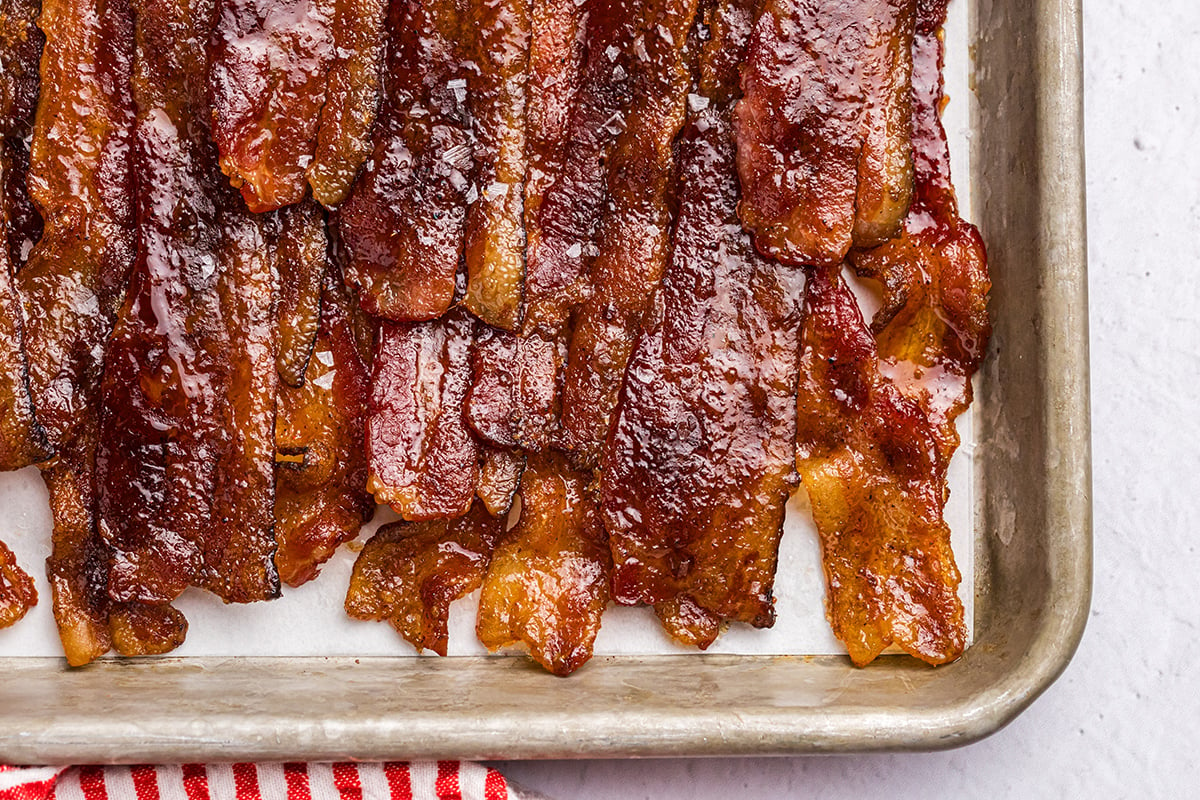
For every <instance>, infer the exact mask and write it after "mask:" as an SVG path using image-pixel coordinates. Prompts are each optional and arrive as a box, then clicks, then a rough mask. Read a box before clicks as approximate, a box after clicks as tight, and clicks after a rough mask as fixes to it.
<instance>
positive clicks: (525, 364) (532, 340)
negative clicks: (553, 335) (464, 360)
mask: <svg viewBox="0 0 1200 800" xmlns="http://www.w3.org/2000/svg"><path fill="white" fill-rule="evenodd" d="M562 349H563V348H562V347H561V346H560V344H559V343H558V342H556V341H554V340H547V339H544V338H542V336H540V335H539V334H531V335H529V336H518V335H516V334H512V333H508V332H505V331H496V330H491V329H488V330H485V331H484V332H483V333H482V334H480V336H479V337H478V339H476V342H475V349H474V353H473V354H472V372H473V376H474V377H473V382H472V384H471V389H470V392H469V393H468V395H467V400H466V415H467V420H468V421H469V422H470V424H471V427H472V428H473V429H474V431H475V432H476V433H477V434H478V435H479V436H480V437H482V438H483V439H484V440H485V441H488V442H491V443H492V444H495V445H498V446H500V447H508V448H514V447H519V448H522V449H525V450H531V451H537V450H544V449H546V448H547V447H549V446H550V444H551V441H552V438H553V436H554V434H555V432H556V431H557V429H558V415H559V398H558V372H559V366H560V364H561V363H562V360H563V353H562Z"/></svg>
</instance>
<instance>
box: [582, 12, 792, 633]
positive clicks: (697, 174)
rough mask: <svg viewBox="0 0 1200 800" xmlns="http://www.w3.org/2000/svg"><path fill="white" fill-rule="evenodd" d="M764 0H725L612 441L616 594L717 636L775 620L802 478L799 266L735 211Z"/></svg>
mask: <svg viewBox="0 0 1200 800" xmlns="http://www.w3.org/2000/svg"><path fill="white" fill-rule="evenodd" d="M754 5H755V3H753V2H724V3H721V4H719V5H718V6H716V7H715V8H714V9H713V10H712V12H711V13H710V16H709V28H710V31H711V36H712V38H711V39H710V41H709V43H708V44H706V46H705V51H704V54H703V57H702V62H701V75H700V81H699V87H698V92H699V93H698V94H697V95H694V96H693V98H692V101H691V104H692V109H693V110H692V113H691V115H690V118H689V122H688V125H687V126H686V127H685V129H684V132H683V134H682V136H681V138H680V141H679V144H678V152H679V176H680V188H679V217H678V219H677V221H676V223H675V228H674V231H673V235H672V248H671V257H670V261H669V262H668V265H667V269H666V274H665V275H664V277H663V281H662V285H661V287H660V288H659V290H658V292H657V293H656V294H655V295H654V300H653V304H652V307H651V311H650V313H649V314H648V315H647V318H646V320H645V325H644V329H643V331H642V333H641V336H640V337H639V339H638V341H637V345H636V347H635V349H634V352H633V355H632V358H631V360H630V362H629V369H628V372H627V373H626V377H625V386H624V389H623V391H622V395H621V402H620V405H619V407H618V409H617V414H616V420H615V423H614V426H613V431H612V434H611V435H610V437H609V439H608V441H607V444H606V446H605V450H604V458H603V464H602V466H603V470H602V472H601V498H602V504H603V512H604V522H605V527H606V529H607V530H608V532H609V536H610V542H611V546H612V552H613V560H614V564H615V566H614V574H613V594H614V598H615V599H616V600H617V601H618V602H621V603H627V604H634V603H639V602H644V603H650V604H653V605H655V608H656V610H657V611H658V614H659V616H660V618H661V619H662V621H663V624H664V626H665V627H666V628H667V630H668V631H669V632H670V633H671V634H672V635H673V636H675V637H676V638H677V639H679V640H681V641H683V642H685V643H688V644H693V645H697V646H699V647H702V648H704V647H707V646H708V645H709V644H711V643H712V642H713V640H714V639H715V638H716V637H717V635H718V634H719V633H720V626H721V625H722V624H723V623H724V622H725V621H726V620H736V621H740V622H746V623H750V624H753V625H756V626H759V627H764V626H770V625H771V624H773V622H774V619H775V612H774V607H773V600H772V584H773V582H774V576H775V566H776V560H777V553H778V549H779V540H780V537H781V536H782V533H783V520H784V507H785V505H786V503H787V498H788V495H789V494H790V492H791V489H792V488H793V486H794V483H793V480H794V479H793V477H792V474H793V469H794V466H793V465H794V449H793V446H792V442H793V441H794V439H795V432H796V427H795V392H796V382H797V371H796V363H795V354H796V350H797V347H798V344H799V330H798V329H799V325H800V308H799V282H800V276H799V275H798V274H797V273H796V271H795V270H792V269H790V268H788V267H785V266H782V265H779V264H777V263H775V262H772V261H769V260H767V259H766V258H764V257H762V256H760V255H759V254H758V253H757V252H756V251H755V249H754V243H753V241H752V239H751V237H750V236H749V234H747V233H745V232H743V230H742V228H741V225H740V223H739V221H738V217H737V202H738V194H739V193H738V181H737V173H736V165H735V152H734V143H733V133H732V126H731V122H730V108H731V106H732V103H733V101H734V99H735V98H736V87H737V83H736V62H737V53H739V52H744V50H745V43H746V41H747V39H748V29H749V22H750V20H752V19H753V14H754Z"/></svg>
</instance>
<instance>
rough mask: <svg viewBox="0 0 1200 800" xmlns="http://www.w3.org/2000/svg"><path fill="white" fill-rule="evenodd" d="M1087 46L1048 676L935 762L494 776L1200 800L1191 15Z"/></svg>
mask: <svg viewBox="0 0 1200 800" xmlns="http://www.w3.org/2000/svg"><path fill="white" fill-rule="evenodd" d="M1013 2H1019V0H1013ZM1084 45H1085V54H1086V56H1085V57H1086V64H1085V70H1086V86H1087V88H1086V105H1087V112H1086V120H1087V122H1086V127H1087V161H1088V180H1087V188H1088V228H1089V239H1090V244H1089V248H1088V250H1089V261H1090V271H1091V277H1090V291H1091V303H1090V305H1091V326H1092V328H1091V343H1092V406H1093V412H1092V429H1093V444H1094V448H1095V456H1094V459H1095V460H1094V469H1095V482H1094V496H1095V557H1096V574H1095V594H1094V598H1093V604H1092V614H1091V620H1090V622H1089V627H1088V630H1087V633H1086V634H1085V635H1084V638H1083V644H1082V645H1081V646H1080V649H1079V652H1078V654H1077V655H1076V656H1075V660H1074V661H1073V662H1072V663H1071V666H1070V667H1068V669H1067V671H1066V673H1065V674H1064V675H1063V677H1062V678H1060V679H1059V681H1058V683H1056V684H1055V685H1054V686H1052V687H1051V688H1050V689H1049V691H1047V692H1046V694H1045V695H1043V696H1042V697H1041V698H1040V699H1039V700H1038V701H1037V702H1036V703H1034V705H1033V706H1032V707H1031V708H1030V709H1029V710H1028V711H1026V712H1025V714H1023V715H1022V716H1021V717H1019V718H1018V719H1017V720H1016V721H1015V722H1014V723H1012V724H1011V725H1010V726H1009V727H1008V728H1006V729H1004V730H1002V731H1000V732H999V733H997V734H996V735H995V736H993V737H991V738H990V739H987V740H985V741H983V742H980V743H978V744H975V745H972V746H970V747H967V748H964V749H961V750H956V751H951V752H948V753H937V754H930V755H896V756H867V757H856V756H844V757H825V758H797V759H739V760H733V759H719V760H711V761H682V760H680V761H643V762H629V761H620V762H601V761H582V762H546V763H515V762H507V763H504V764H501V765H500V766H501V768H502V769H503V770H504V772H505V773H506V774H507V775H508V776H509V777H511V778H512V779H514V780H515V781H517V782H519V783H521V784H523V785H525V786H527V787H528V788H530V789H534V790H537V791H540V792H543V793H545V794H546V795H548V796H549V797H552V798H555V800H568V799H572V800H573V799H575V798H579V799H580V800H583V799H585V798H629V799H630V800H636V799H637V798H653V800H672V799H673V798H685V799H686V800H699V799H700V798H722V799H723V800H724V799H728V800H732V799H733V798H738V800H741V799H742V798H784V797H788V798H790V797H797V798H808V797H814V798H816V797H820V798H842V797H845V798H864V797H872V796H874V797H906V796H908V797H912V796H920V797H928V798H940V797H955V798H964V797H969V798H993V797H1020V798H1041V797H1045V798H1077V797H1095V798H1114V797H1138V798H1144V797H1156V798H1157V797H1179V798H1188V797H1200V744H1198V742H1197V738H1198V734H1200V606H1198V605H1197V596H1198V591H1197V582H1198V580H1200V554H1198V553H1197V543H1198V542H1200V511H1198V508H1200V422H1198V417H1200V398H1198V395H1200V59H1198V58H1197V53H1200V3H1198V2H1197V0H1158V2H1153V3H1151V2H1137V0H1086V3H1085V10H1084Z"/></svg>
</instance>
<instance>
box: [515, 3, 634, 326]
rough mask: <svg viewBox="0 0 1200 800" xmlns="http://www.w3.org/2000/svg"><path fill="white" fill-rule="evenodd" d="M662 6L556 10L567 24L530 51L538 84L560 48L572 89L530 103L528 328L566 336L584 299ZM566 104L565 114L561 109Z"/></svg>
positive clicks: (563, 77) (552, 70)
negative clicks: (640, 61)
mask: <svg viewBox="0 0 1200 800" xmlns="http://www.w3.org/2000/svg"><path fill="white" fill-rule="evenodd" d="M654 5H655V3H648V4H645V5H643V4H639V3H635V2H632V0H585V2H584V3H583V4H582V7H581V8H580V9H578V10H576V11H571V10H569V9H562V10H556V11H555V12H553V13H557V14H561V15H563V18H562V22H563V24H562V25H561V26H559V27H553V28H552V29H551V31H548V32H547V34H546V35H545V36H535V37H534V47H535V48H541V52H535V53H534V55H533V56H531V59H530V63H531V65H532V68H533V71H534V78H533V79H532V83H533V85H534V89H535V90H536V89H539V88H540V87H542V86H544V85H546V84H547V83H548V82H549V81H550V80H551V78H550V75H551V74H555V68H554V66H553V65H552V64H550V63H548V61H549V59H548V58H547V57H546V56H548V55H550V54H551V53H560V52H561V53H563V55H564V57H565V58H566V59H567V61H566V63H565V64H564V65H563V67H562V68H560V69H559V70H558V72H557V74H558V78H559V80H563V81H567V82H573V83H574V85H573V86H571V87H569V88H568V87H562V88H561V89H559V88H557V87H556V89H555V92H554V94H553V95H551V96H550V97H548V98H545V99H544V100H542V101H541V104H540V105H539V106H538V107H536V108H534V110H533V125H534V126H535V127H536V128H537V129H538V130H537V132H536V133H535V134H533V135H532V136H531V142H533V144H532V145H531V147H532V150H531V152H532V158H531V163H530V169H531V172H533V171H534V170H537V171H539V172H540V173H541V175H540V177H539V178H538V179H537V180H535V181H533V182H532V183H533V185H532V186H531V187H530V189H529V190H528V191H527V197H528V196H529V193H530V192H532V193H533V194H534V195H535V199H534V200H533V201H532V202H530V201H529V200H527V203H529V205H530V209H529V211H530V212H532V219H530V218H529V215H527V219H526V225H527V229H528V237H529V243H528V248H527V254H526V256H527V262H526V277H525V295H526V310H525V329H526V331H527V332H532V331H541V332H544V333H546V334H547V335H549V336H554V335H555V334H557V333H559V332H560V331H561V330H562V328H563V326H564V325H565V323H566V322H567V318H568V316H569V315H570V313H571V311H572V310H573V309H574V308H575V307H576V306H577V305H579V303H581V302H582V301H583V300H585V299H586V297H587V290H588V280H587V260H588V258H590V257H591V256H593V255H594V254H595V252H596V251H595V234H596V227H597V225H598V224H599V222H600V218H601V215H602V213H603V210H604V200H605V197H606V189H607V184H606V180H605V179H606V177H607V175H608V167H607V163H608V158H609V154H610V153H611V151H612V149H613V147H614V146H615V144H616V141H617V137H618V135H619V134H620V133H621V131H622V130H623V129H624V127H625V117H626V114H627V113H628V111H629V107H630V104H631V103H632V100H633V88H634V87H633V76H634V74H635V69H636V68H635V62H636V60H637V58H638V54H637V53H636V52H635V46H636V45H639V44H642V45H643V46H644V42H643V39H642V37H641V36H640V34H641V33H642V26H643V23H644V20H645V19H646V18H647V17H649V16H651V12H650V10H649V8H650V7H651V6H654ZM568 25H573V26H574V27H575V28H576V30H577V31H578V32H579V34H580V35H581V38H582V41H583V44H584V47H585V53H584V56H583V61H582V63H580V65H579V67H578V71H577V72H576V71H575V69H574V64H575V63H578V62H574V60H573V59H572V57H571V45H568V44H567V43H566V39H565V36H561V35H560V34H561V33H565V30H563V29H565V28H566V27H567V26H568ZM560 103H561V104H564V105H565V108H567V109H569V111H567V112H566V115H565V119H564V118H563V116H562V114H561V111H560V109H562V108H563V106H561V105H560Z"/></svg>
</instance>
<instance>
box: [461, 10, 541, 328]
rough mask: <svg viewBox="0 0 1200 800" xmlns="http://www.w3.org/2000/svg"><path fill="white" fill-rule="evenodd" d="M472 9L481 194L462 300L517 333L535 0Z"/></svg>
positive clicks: (470, 227) (471, 226) (471, 219)
mask: <svg viewBox="0 0 1200 800" xmlns="http://www.w3.org/2000/svg"><path fill="white" fill-rule="evenodd" d="M469 6H470V12H471V19H472V23H473V24H472V26H471V27H472V29H473V31H472V39H471V42H472V44H473V45H474V51H473V53H472V56H473V57H474V61H475V64H476V67H477V69H478V71H479V74H478V76H477V77H473V78H472V79H471V80H470V81H469V89H470V95H469V104H470V108H471V113H472V115H473V117H474V120H475V135H476V141H475V160H476V162H477V165H478V172H477V173H476V177H475V181H476V187H477V192H478V195H479V197H478V199H477V200H476V201H475V202H474V203H473V204H472V205H471V208H470V211H469V212H468V215H467V228H466V262H467V275H468V281H467V294H466V297H464V298H463V304H464V305H466V307H467V308H468V309H469V310H470V311H471V313H472V314H474V315H475V316H477V317H479V318H480V319H481V320H483V321H484V322H486V323H488V324H489V325H494V326H495V327H497V328H504V329H506V330H515V329H516V328H517V326H518V325H519V324H520V323H521V312H522V308H521V303H522V295H523V291H524V282H525V228H524V225H523V224H522V218H523V216H524V213H525V201H524V193H525V173H526V167H527V160H526V150H525V105H526V88H527V86H526V84H527V81H528V78H529V71H528V64H529V39H530V22H531V17H530V0H501V2H495V1H494V0H470V3H469Z"/></svg>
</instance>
